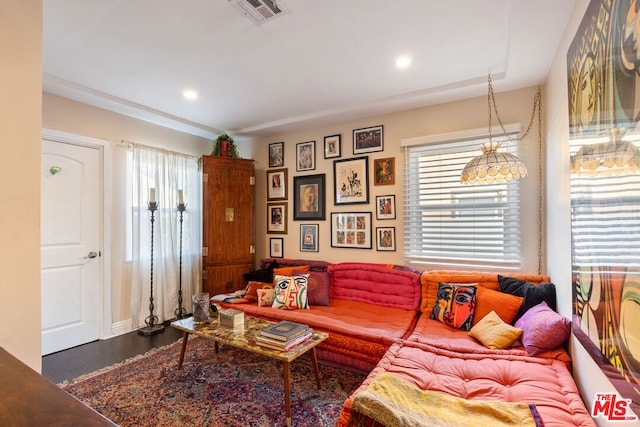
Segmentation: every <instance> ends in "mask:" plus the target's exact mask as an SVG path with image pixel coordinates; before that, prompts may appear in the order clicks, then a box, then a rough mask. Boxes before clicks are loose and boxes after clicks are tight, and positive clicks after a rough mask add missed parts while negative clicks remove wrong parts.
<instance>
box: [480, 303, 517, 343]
mask: <svg viewBox="0 0 640 427" xmlns="http://www.w3.org/2000/svg"><path fill="white" fill-rule="evenodd" d="M469 335H470V336H472V337H473V338H475V339H477V340H478V341H480V342H481V343H482V345H484V346H485V347H487V348H492V349H503V348H507V347H510V346H511V344H513V343H514V342H516V341H517V340H519V339H520V336H522V329H518V328H514V327H513V326H511V325H509V324H508V323H505V322H504V321H503V320H502V319H501V318H500V316H498V315H497V314H496V312H495V311H493V310H492V311H491V312H490V313H489V314H487V315H486V316H484V317H483V318H482V320H480V321H479V322H478V323H477V324H476V325H475V326H474V327H472V328H471V330H470V331H469Z"/></svg>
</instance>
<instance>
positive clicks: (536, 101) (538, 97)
mask: <svg viewBox="0 0 640 427" xmlns="http://www.w3.org/2000/svg"><path fill="white" fill-rule="evenodd" d="M488 82H489V91H488V93H487V104H488V107H489V108H488V110H489V113H488V114H489V141H492V139H493V135H492V133H491V116H492V111H491V110H493V111H494V112H495V113H496V119H497V120H498V123H499V124H500V128H501V129H502V132H503V133H504V134H505V135H507V138H508V139H509V140H511V141H513V140H514V138H511V137H510V136H509V135H508V134H507V131H506V129H505V127H504V124H503V123H502V118H501V117H500V113H498V106H497V105H496V99H495V96H494V93H493V82H492V80H491V73H489V77H488ZM536 113H537V114H538V274H539V275H540V274H542V262H543V259H542V258H543V257H542V213H543V206H542V204H543V202H544V199H543V194H542V169H543V168H542V158H543V155H542V154H543V147H542V91H541V90H540V86H538V90H537V91H536V94H535V96H534V98H533V110H532V111H531V118H530V119H529V125H528V126H527V129H526V130H525V131H524V133H523V134H522V136H520V137H519V138H517V139H516V140H519V141H522V140H523V139H525V138H526V137H527V135H529V132H530V131H531V128H532V127H533V122H534V121H535V117H536Z"/></svg>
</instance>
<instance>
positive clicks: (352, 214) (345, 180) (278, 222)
mask: <svg viewBox="0 0 640 427" xmlns="http://www.w3.org/2000/svg"><path fill="white" fill-rule="evenodd" d="M347 135H348V133H347ZM351 137H352V138H351V141H350V142H351V150H350V151H351V153H348V151H349V141H343V134H341V133H334V134H330V135H325V136H322V135H318V136H317V138H318V140H319V141H321V144H322V145H321V147H320V148H319V149H320V150H322V152H323V155H321V156H319V157H318V155H317V154H318V153H317V151H316V150H317V147H316V139H309V140H303V141H295V142H294V141H292V142H291V143H288V142H286V141H278V142H273V143H270V144H269V150H268V159H267V160H268V168H267V169H266V183H267V234H279V235H287V234H289V231H292V232H293V233H294V237H293V239H295V233H296V232H298V228H299V236H298V237H299V245H298V248H295V249H297V250H298V251H299V252H319V251H320V244H319V236H321V235H322V233H323V229H325V228H326V229H325V230H324V233H330V237H331V238H330V240H329V241H328V242H325V243H324V244H325V245H327V246H330V247H333V248H352V249H374V247H375V250H377V251H395V250H396V234H395V227H394V226H393V222H392V221H391V222H390V223H389V225H390V226H386V225H387V224H385V223H384V222H383V221H389V220H395V219H396V218H397V217H396V196H395V194H390V193H392V192H393V191H384V193H389V194H384V195H379V194H375V199H374V200H371V199H370V191H372V190H373V189H375V190H378V191H376V192H378V193H379V192H380V191H379V190H380V189H384V188H385V187H384V186H389V189H390V190H391V187H392V186H395V185H396V158H395V157H389V156H384V153H383V152H384V127H383V125H373V126H368V127H360V128H356V129H353V131H352V135H351ZM319 138H322V139H319ZM289 144H290V145H289ZM344 144H346V146H347V148H346V150H345V148H344ZM287 147H288V148H287ZM287 150H289V151H290V153H289V156H288V158H289V159H290V160H289V163H288V164H287V163H285V152H286V151H287ZM345 151H347V153H345ZM291 153H293V154H291ZM365 154H366V155H365ZM374 156H375V157H374ZM294 161H295V169H293V168H292V167H291V164H292V163H293V162H294ZM287 166H289V167H287ZM370 168H371V174H370V172H369V169H370ZM290 170H295V173H292V175H293V177H292V183H290V182H289V179H290V177H289V173H290V172H289V171H290ZM329 170H331V171H332V172H333V174H332V176H331V175H330V176H329V177H327V173H313V172H314V171H318V172H325V171H329ZM289 185H291V188H289ZM378 187H380V189H378ZM332 196H333V197H332ZM289 199H291V213H289ZM350 205H359V208H360V209H355V210H349V209H348V206H350ZM327 211H328V212H327ZM374 212H375V215H374ZM289 215H291V217H289ZM290 220H291V221H301V223H300V224H299V227H296V228H293V229H291V227H289V225H290V224H289V221H290ZM327 220H328V223H327ZM374 221H375V222H376V223H374ZM378 222H379V223H378ZM269 243H270V248H269V253H270V255H271V256H273V257H278V256H280V257H281V256H283V253H284V245H285V244H287V241H286V238H285V237H282V236H280V237H271V238H270V239H269ZM288 244H289V245H291V246H293V245H294V244H295V240H290V241H289V243H288ZM374 244H375V246H374Z"/></svg>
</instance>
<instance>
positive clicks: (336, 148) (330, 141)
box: [324, 134, 340, 159]
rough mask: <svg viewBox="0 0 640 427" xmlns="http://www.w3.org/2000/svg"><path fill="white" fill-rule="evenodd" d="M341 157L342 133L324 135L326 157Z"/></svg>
mask: <svg viewBox="0 0 640 427" xmlns="http://www.w3.org/2000/svg"><path fill="white" fill-rule="evenodd" d="M333 157H340V134H338V135H331V136H325V137H324V158H325V159H331V158H333Z"/></svg>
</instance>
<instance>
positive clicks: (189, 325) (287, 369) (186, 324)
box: [171, 315, 329, 426]
mask: <svg viewBox="0 0 640 427" xmlns="http://www.w3.org/2000/svg"><path fill="white" fill-rule="evenodd" d="M273 323H274V322H269V321H267V320H262V319H256V318H255V317H250V316H247V315H245V316H244V326H242V327H239V328H230V327H226V326H222V325H220V322H219V321H218V319H210V321H209V322H208V323H203V324H196V323H195V322H194V321H193V318H192V317H188V318H186V319H182V320H176V321H175V322H172V323H171V327H173V328H176V329H179V330H181V331H182V347H181V348H180V359H179V360H178V370H181V369H182V363H183V362H184V353H185V351H186V349H187V342H188V340H189V335H191V334H193V335H197V336H199V337H203V338H206V339H208V340H211V341H213V342H214V343H215V351H216V353H217V352H218V349H219V344H227V345H230V346H232V347H236V348H240V349H243V350H246V351H250V352H253V353H257V354H261V355H263V356H266V357H269V358H271V359H276V360H279V361H281V362H282V367H283V369H282V371H283V372H282V377H283V380H284V403H285V414H286V418H287V426H291V396H290V390H291V379H290V376H291V362H293V361H294V360H296V359H297V358H298V357H300V356H302V355H303V354H305V353H307V352H309V354H310V356H311V363H312V364H313V372H314V374H315V377H316V385H317V387H318V390H321V389H322V386H321V384H320V369H319V368H318V358H317V356H316V350H315V347H316V346H317V345H318V344H320V343H321V342H322V341H324V340H326V339H327V338H329V334H327V333H325V332H318V331H314V332H313V335H312V336H311V337H310V338H309V339H308V340H306V341H305V342H303V343H301V344H300V345H297V346H295V347H294V348H292V349H291V350H288V351H281V350H272V349H269V348H266V347H262V346H259V345H258V344H256V337H257V336H258V335H259V334H260V331H261V330H262V328H264V327H266V326H269V325H271V324H273Z"/></svg>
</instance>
